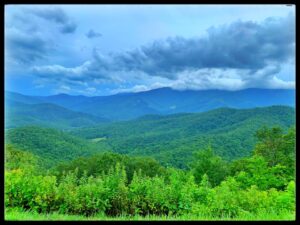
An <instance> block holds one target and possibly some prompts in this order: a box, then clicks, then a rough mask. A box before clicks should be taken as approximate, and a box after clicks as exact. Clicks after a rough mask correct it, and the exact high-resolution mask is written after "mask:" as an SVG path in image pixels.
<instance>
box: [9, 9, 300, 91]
mask: <svg viewBox="0 0 300 225" xmlns="http://www.w3.org/2000/svg"><path fill="white" fill-rule="evenodd" d="M160 87H171V88H174V89H178V90H183V89H193V90H201V89H224V90H239V89H244V88H294V87H295V7H294V6H286V5H7V6H6V7H5V89H6V90H10V91H16V92H20V93H23V94H29V95H52V94H58V93H67V94H72V95H88V96H93V95H110V94H115V93H120V92H138V91H145V90H151V89H154V88H160Z"/></svg>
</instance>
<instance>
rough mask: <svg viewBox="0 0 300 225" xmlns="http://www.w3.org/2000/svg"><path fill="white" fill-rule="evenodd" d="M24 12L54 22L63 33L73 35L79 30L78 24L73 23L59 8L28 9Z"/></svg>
mask: <svg viewBox="0 0 300 225" xmlns="http://www.w3.org/2000/svg"><path fill="white" fill-rule="evenodd" d="M24 11H26V12H28V13H31V14H33V15H35V16H38V17H40V18H43V19H45V20H48V21H52V22H54V23H57V24H59V25H60V31H61V32H62V33H73V32H75V30H76V28H77V24H76V23H75V22H74V21H72V20H71V19H70V18H69V17H68V15H67V14H66V13H65V11H64V10H62V9H61V8H58V7H53V8H52V7H49V8H40V9H39V8H26V9H24Z"/></svg>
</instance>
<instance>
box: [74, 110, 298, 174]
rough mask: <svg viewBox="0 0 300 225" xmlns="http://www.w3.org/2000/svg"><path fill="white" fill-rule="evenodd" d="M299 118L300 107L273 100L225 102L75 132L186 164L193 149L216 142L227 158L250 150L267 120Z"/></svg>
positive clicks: (122, 149)
mask: <svg viewBox="0 0 300 225" xmlns="http://www.w3.org/2000/svg"><path fill="white" fill-rule="evenodd" d="M294 123H295V109H294V108H292V107H287V106H271V107H264V108H253V109H239V110H238V109H231V108H220V109H216V110H212V111H208V112H204V113H185V114H174V115H169V116H159V115H153V116H151V115H149V116H145V117H141V118H139V119H136V120H132V121H125V122H115V123H110V124H107V125H100V126H96V127H91V128H78V129H74V130H72V131H71V134H73V135H77V136H79V137H83V138H86V139H89V140H90V141H91V142H92V141H94V142H95V140H98V141H97V143H102V144H107V145H109V146H110V148H111V149H112V150H113V151H115V152H118V153H126V154H130V155H147V156H152V157H154V158H156V159H157V160H158V161H160V162H162V163H163V164H164V165H174V166H177V167H181V168H185V167H186V165H187V163H188V162H189V159H190V158H191V156H192V152H194V151H195V150H199V149H201V148H203V147H205V146H207V145H208V144H211V145H212V147H213V149H214V150H215V152H216V154H218V155H220V156H222V157H223V158H225V159H227V160H232V159H235V158H239V157H243V156H247V155H249V154H250V151H251V150H252V148H253V146H254V143H255V137H254V134H255V132H256V130H258V129H259V128H261V127H262V126H276V125H278V126H281V127H283V128H288V127H289V126H291V125H293V124H294Z"/></svg>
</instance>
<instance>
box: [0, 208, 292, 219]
mask: <svg viewBox="0 0 300 225" xmlns="http://www.w3.org/2000/svg"><path fill="white" fill-rule="evenodd" d="M5 220H10V221H16V220H28V221H29V220H56V221H61V220H65V221H67V220H71V221H77V220H89V221H92V220H104V221H107V220H122V221H124V220H126V221H127V220H139V221H141V220H145V221H149V220H153V221H154V220H157V221H159V220H171V221H172V220H173V221H174V220H184V221H186V220H240V221H255V220H295V214H293V213H291V212H282V213H280V214H278V213H275V212H274V213H269V214H261V215H251V214H248V215H244V216H240V217H236V218H228V217H224V218H213V217H211V218H210V217H201V216H195V215H183V216H179V217H174V216H153V215H149V216H146V217H142V216H132V217H129V216H119V217H107V216H105V215H95V216H91V217H85V216H81V215H65V214H59V213H56V212H54V213H50V214H38V213H37V212H33V211H25V210H23V209H19V208H8V209H5Z"/></svg>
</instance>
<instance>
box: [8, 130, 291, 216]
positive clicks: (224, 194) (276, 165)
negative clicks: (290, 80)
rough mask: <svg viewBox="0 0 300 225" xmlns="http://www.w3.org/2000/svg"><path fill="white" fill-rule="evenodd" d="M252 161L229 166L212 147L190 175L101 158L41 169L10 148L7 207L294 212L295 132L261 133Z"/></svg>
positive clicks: (149, 162) (138, 161)
mask: <svg viewBox="0 0 300 225" xmlns="http://www.w3.org/2000/svg"><path fill="white" fill-rule="evenodd" d="M256 137H257V139H258V142H257V144H256V146H255V148H254V149H253V152H252V155H251V156H250V157H246V158H242V159H238V160H235V161H233V162H227V161H225V160H223V159H222V158H221V157H219V156H217V155H216V154H215V153H214V151H213V149H212V148H211V147H210V146H208V147H207V148H206V149H204V150H200V151H198V152H196V153H195V154H194V156H193V160H192V161H191V162H190V163H189V168H188V169H187V170H180V169H176V168H166V167H162V166H161V165H160V164H159V163H158V162H157V161H155V160H154V159H150V158H143V157H129V156H126V155H119V154H115V153H103V154H98V155H94V156H90V157H81V158H78V159H75V160H73V161H72V162H69V163H64V164H60V165H58V166H56V167H54V168H52V169H51V170H43V169H42V168H40V167H39V166H38V165H39V164H38V161H39V158H38V157H36V156H35V155H33V154H31V153H29V152H24V151H21V150H18V149H16V148H15V147H14V146H11V145H10V146H6V154H5V155H6V163H5V168H6V170H5V206H6V207H20V208H24V209H30V210H34V211H37V212H43V213H48V212H54V211H57V212H60V213H67V214H83V215H86V216H89V215H93V214H99V213H102V214H105V215H107V216H118V215H137V214H139V215H143V216H145V215H149V214H155V215H187V214H193V215H197V216H199V217H205V216H207V217H215V218H217V217H218V218H222V217H231V218H234V217H237V216H243V215H250V214H251V215H256V214H259V213H266V214H268V213H271V212H272V213H274V212H276V213H278V214H280V213H288V214H294V213H295V182H294V180H295V128H294V127H292V128H290V129H289V130H288V132H287V133H284V132H283V130H282V129H281V128H279V127H274V128H266V127H265V128H262V129H260V130H259V131H258V132H257V133H256Z"/></svg>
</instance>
